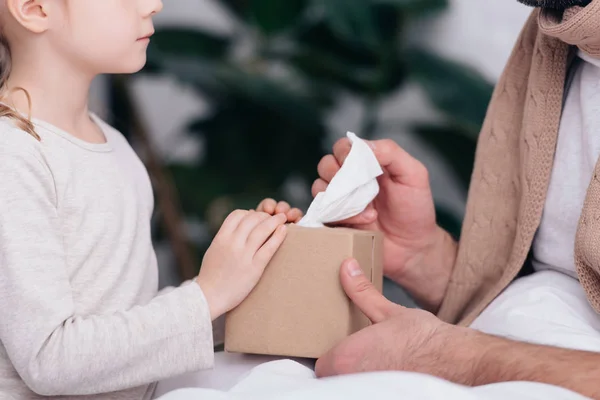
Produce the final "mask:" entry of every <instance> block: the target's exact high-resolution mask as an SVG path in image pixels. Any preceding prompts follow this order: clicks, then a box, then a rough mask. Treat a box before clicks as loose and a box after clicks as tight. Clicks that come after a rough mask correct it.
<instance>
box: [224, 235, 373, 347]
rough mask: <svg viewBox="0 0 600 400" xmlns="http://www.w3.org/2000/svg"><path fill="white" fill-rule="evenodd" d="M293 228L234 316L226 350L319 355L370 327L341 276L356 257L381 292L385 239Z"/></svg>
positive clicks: (227, 329) (227, 323)
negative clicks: (344, 266)
mask: <svg viewBox="0 0 600 400" xmlns="http://www.w3.org/2000/svg"><path fill="white" fill-rule="evenodd" d="M288 228H289V230H288V233H287V237H286V239H285V241H284V242H283V244H282V245H281V247H280V248H279V250H278V251H277V253H276V254H275V256H274V257H273V259H272V260H271V262H270V263H269V265H267V268H266V270H265V272H264V275H263V277H262V278H261V280H260V282H259V283H258V285H257V286H256V287H255V288H254V290H253V291H252V292H251V293H250V295H249V296H248V297H247V298H246V299H245V300H244V301H243V302H242V304H240V305H239V306H238V307H236V308H235V309H234V310H232V311H230V312H229V313H228V314H227V316H226V320H225V350H226V351H229V352H236V353H250V354H267V355H277V356H290V357H303V358H319V357H320V356H322V355H323V354H325V353H326V352H327V351H328V350H330V349H331V348H332V347H334V346H335V345H336V344H337V343H339V342H340V341H341V340H342V339H344V338H345V337H347V336H348V335H350V334H352V333H354V332H357V331H359V330H360V329H362V328H364V327H366V326H368V325H370V321H369V320H368V318H367V317H366V316H365V315H364V314H363V313H362V312H361V311H360V310H359V309H358V308H357V307H356V306H355V305H354V304H353V303H352V302H351V301H350V300H349V298H348V297H347V295H346V294H345V292H344V290H343V288H342V286H341V283H340V279H339V271H340V267H341V264H342V262H343V261H344V260H345V259H346V258H349V257H354V258H355V259H357V260H358V262H359V263H360V266H361V267H362V269H363V270H364V272H365V275H366V276H367V277H368V278H370V279H371V281H372V282H373V283H374V285H375V287H376V288H377V289H378V290H379V291H381V290H382V285H383V269H382V264H383V261H382V244H383V237H382V235H380V234H379V233H375V232H365V231H359V230H354V229H346V228H304V227H300V226H296V225H289V226H288ZM232 279H235V278H234V277H232Z"/></svg>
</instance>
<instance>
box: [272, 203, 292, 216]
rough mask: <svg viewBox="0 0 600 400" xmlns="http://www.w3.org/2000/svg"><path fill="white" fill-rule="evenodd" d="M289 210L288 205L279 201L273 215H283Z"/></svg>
mask: <svg viewBox="0 0 600 400" xmlns="http://www.w3.org/2000/svg"><path fill="white" fill-rule="evenodd" d="M290 208H292V207H291V206H290V205H289V203H287V202H285V201H280V202H279V203H277V206H276V207H275V214H285V213H286V212H288V211H289V210H290Z"/></svg>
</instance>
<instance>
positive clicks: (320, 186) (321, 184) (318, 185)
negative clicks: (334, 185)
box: [310, 179, 327, 197]
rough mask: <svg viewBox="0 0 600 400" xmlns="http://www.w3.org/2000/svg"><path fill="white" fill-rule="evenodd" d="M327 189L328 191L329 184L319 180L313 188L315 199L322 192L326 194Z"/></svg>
mask: <svg viewBox="0 0 600 400" xmlns="http://www.w3.org/2000/svg"><path fill="white" fill-rule="evenodd" d="M325 189H327V182H325V181H324V180H323V179H317V180H316V181H315V182H314V183H313V185H312V188H311V190H310V191H311V192H312V195H313V197H317V195H318V194H319V193H321V192H324V191H325Z"/></svg>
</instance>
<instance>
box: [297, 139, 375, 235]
mask: <svg viewBox="0 0 600 400" xmlns="http://www.w3.org/2000/svg"><path fill="white" fill-rule="evenodd" d="M346 135H347V136H348V139H350V143H352V148H351V149H350V154H348V157H346V160H345V161H344V164H343V165H342V167H341V168H340V170H339V171H338V172H337V174H336V175H335V176H334V177H333V179H332V180H331V182H330V183H329V186H327V189H326V190H325V191H324V192H321V193H319V194H317V196H316V197H315V199H314V200H313V202H312V203H311V205H310V207H309V208H308V211H307V212H306V215H305V216H304V218H302V219H301V220H300V222H298V225H300V226H305V227H311V228H318V227H322V226H324V224H328V223H331V222H337V221H343V220H345V219H348V218H350V217H353V216H355V215H358V214H360V213H361V212H363V211H364V210H365V208H367V206H368V205H369V203H371V201H373V199H374V198H375V196H377V194H378V193H379V184H378V183H377V177H378V176H379V175H381V174H383V171H382V170H381V166H380V165H379V162H378V161H377V158H376V157H375V154H373V151H372V150H371V147H370V146H369V145H368V144H367V143H366V142H365V141H364V140H362V139H360V138H359V137H358V136H356V135H355V134H354V133H352V132H348V133H347V134H346Z"/></svg>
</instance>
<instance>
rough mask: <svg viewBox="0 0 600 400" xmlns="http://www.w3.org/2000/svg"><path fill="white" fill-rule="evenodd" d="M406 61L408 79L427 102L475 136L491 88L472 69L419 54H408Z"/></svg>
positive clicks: (425, 53)
mask: <svg viewBox="0 0 600 400" xmlns="http://www.w3.org/2000/svg"><path fill="white" fill-rule="evenodd" d="M406 59H407V61H408V65H409V68H410V71H411V76H412V77H413V78H414V79H415V80H416V81H418V82H419V83H420V84H421V85H422V86H423V88H424V89H425V92H426V93H427V95H428V97H429V99H430V100H431V101H432V102H433V104H435V106H436V107H438V108H439V109H440V110H441V111H443V112H445V113H446V114H447V115H448V117H450V118H453V119H455V120H456V122H457V123H459V124H463V125H465V126H466V127H467V129H469V130H470V131H471V132H472V133H475V134H476V133H478V132H479V128H480V126H481V124H482V123H483V119H484V117H485V114H486V111H487V106H488V103H489V101H490V98H491V95H492V90H493V85H492V84H491V83H490V82H488V81H487V80H486V79H484V78H483V77H482V76H481V75H480V74H478V73H477V72H475V71H474V70H473V69H471V68H468V67H465V66H463V65H460V64H458V63H455V62H451V61H448V60H445V59H443V58H441V57H439V56H437V55H434V54H431V53H429V52H426V51H422V50H415V49H413V50H410V51H408V52H407V53H406Z"/></svg>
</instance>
